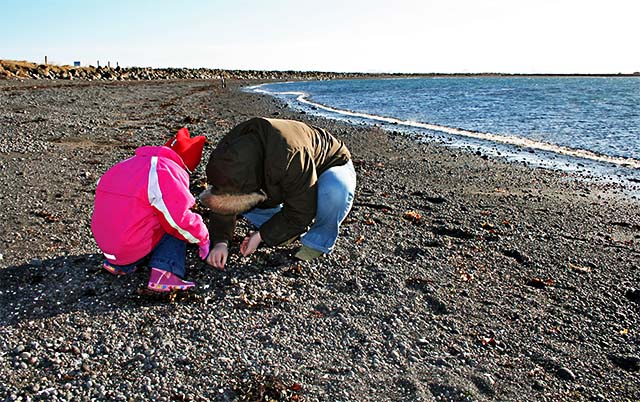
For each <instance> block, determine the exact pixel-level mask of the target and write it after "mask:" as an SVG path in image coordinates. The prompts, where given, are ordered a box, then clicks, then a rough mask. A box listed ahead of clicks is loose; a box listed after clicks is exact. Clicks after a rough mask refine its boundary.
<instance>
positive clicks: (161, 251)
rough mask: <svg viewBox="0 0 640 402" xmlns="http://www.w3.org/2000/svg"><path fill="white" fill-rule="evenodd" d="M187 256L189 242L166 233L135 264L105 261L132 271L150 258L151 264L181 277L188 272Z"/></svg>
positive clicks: (115, 266) (126, 270)
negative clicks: (148, 252)
mask: <svg viewBox="0 0 640 402" xmlns="http://www.w3.org/2000/svg"><path fill="white" fill-rule="evenodd" d="M186 258H187V243H186V242H184V241H183V240H180V239H178V238H175V237H173V236H171V235H170V234H165V235H164V236H162V239H160V241H159V242H158V244H157V245H156V246H155V248H154V249H153V250H152V251H151V253H150V254H149V255H147V256H145V257H143V258H141V259H140V260H138V261H136V262H134V263H133V264H127V265H115V264H112V263H110V262H108V261H107V260H104V262H105V263H107V264H109V265H111V266H112V267H114V268H117V269H119V270H121V271H123V272H126V273H131V272H133V271H134V270H135V269H136V267H137V266H138V265H139V264H141V263H142V262H144V261H145V260H147V259H149V266H150V267H153V268H158V269H161V270H163V271H169V272H171V273H173V274H175V275H178V276H179V277H180V278H184V275H185V273H186V268H185V260H186Z"/></svg>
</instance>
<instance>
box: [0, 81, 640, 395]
mask: <svg viewBox="0 0 640 402" xmlns="http://www.w3.org/2000/svg"><path fill="white" fill-rule="evenodd" d="M227 84H228V86H227V88H225V89H223V88H221V87H220V83H219V82H218V81H216V80H213V81H188V80H182V81H147V82H109V83H106V82H93V83H89V82H83V81H73V82H62V81H55V80H54V81H46V82H45V81H23V82H18V81H0V185H1V186H2V187H1V188H2V191H1V192H0V203H1V205H2V208H0V222H1V226H0V228H1V229H0V230H1V243H0V255H1V257H0V377H1V378H2V381H0V400H7V401H13V400H23V401H26V400H43V401H44V400H46V401H56V400H58V401H59V400H81V401H85V400H86V401H89V400H116V401H129V400H158V401H170V400H182V401H203V400H216V401H236V400H239V401H258V400H261V401H266V400H276V401H300V400H306V401H336V400H341V401H378V400H384V401H430V400H435V401H449V400H451V401H475V400H500V401H522V400H541V401H556V400H578V401H583V400H584V401H621V400H640V377H639V376H640V357H639V356H640V335H639V332H638V331H640V329H639V328H640V326H639V324H640V249H639V247H638V244H639V242H640V213H639V209H638V204H639V202H638V200H637V199H636V198H633V197H631V196H629V195H628V194H629V193H628V191H627V190H629V189H623V188H619V187H616V186H615V185H603V184H597V183H586V182H584V181H577V180H574V178H572V177H571V176H569V175H567V174H565V173H560V172H552V171H547V170H541V169H535V168H529V167H527V166H524V165H522V164H513V163H512V164H509V163H505V162H502V161H499V160H495V159H492V158H486V157H483V155H477V154H476V153H475V152H465V151H463V150H453V149H449V148H446V147H443V146H440V145H434V144H416V143H415V142H413V141H411V140H409V139H407V138H404V137H402V136H400V135H394V134H393V133H388V132H385V131H382V130H380V129H377V128H371V127H364V126H349V125H346V124H343V123H338V122H332V121H327V120H323V119H320V118H317V117H313V116H311V115H308V114H301V113H299V112H295V111H292V110H289V109H287V108H286V107H283V105H281V104H280V103H279V102H277V101H275V100H273V99H271V98H269V97H265V96H261V95H254V94H247V93H243V92H240V91H239V90H238V88H239V86H240V85H242V84H248V82H235V81H232V82H228V83H227ZM255 115H261V116H278V117H282V118H296V119H300V120H304V121H308V122H311V123H313V124H317V125H321V126H323V127H326V128H328V129H329V130H330V131H332V132H333V133H334V134H336V135H337V136H338V137H340V138H342V139H344V140H345V141H346V142H347V144H348V145H349V147H350V149H351V150H352V153H353V156H354V162H355V165H356V169H357V172H358V179H359V182H358V188H357V198H356V202H355V206H354V208H353V211H352V212H351V214H350V215H349V217H348V218H347V221H346V222H345V224H344V225H343V227H342V230H341V237H340V239H339V241H338V244H337V248H336V251H335V252H334V253H333V254H331V255H330V256H328V257H326V258H323V259H320V260H317V261H313V262H303V263H301V262H297V261H296V260H295V259H294V258H293V257H292V255H293V253H294V252H295V250H296V247H297V246H298V245H296V244H294V245H291V246H288V247H282V248H275V249H265V248H261V249H259V250H258V252H257V253H256V254H255V255H254V256H252V257H251V258H241V257H239V255H238V253H237V251H238V245H237V244H236V245H235V246H233V247H232V248H231V251H232V253H233V254H232V256H231V258H230V261H229V263H228V265H227V269H226V270H225V271H217V270H215V269H213V268H211V267H209V266H206V265H205V264H204V263H203V262H201V261H200V260H199V259H198V258H197V249H196V248H189V256H188V279H190V280H195V281H196V282H197V283H198V287H197V288H195V290H193V291H190V292H187V293H185V294H179V295H174V296H173V297H158V296H154V295H150V294H148V293H147V292H144V291H141V288H144V286H145V285H146V281H147V279H148V270H147V269H141V270H138V272H136V273H135V274H133V275H131V276H128V277H124V278H120V277H118V278H116V277H112V276H110V275H109V274H107V273H105V272H103V271H102V270H101V269H100V261H101V257H100V255H99V253H98V250H97V248H96V245H95V242H94V241H93V239H92V237H91V231H90V227H89V224H90V217H91V211H92V202H93V194H94V189H95V183H96V180H97V179H98V177H100V175H101V174H102V173H104V171H106V169H108V168H109V167H110V166H111V165H112V164H114V163H116V162H117V161H119V160H122V159H124V158H126V157H129V156H130V155H132V154H133V151H134V149H135V148H136V147H138V146H141V145H147V144H161V143H163V142H164V140H165V139H166V138H167V137H168V136H169V135H171V134H172V133H173V132H174V131H175V130H176V129H177V128H179V127H181V126H187V127H188V128H189V129H190V130H191V131H192V132H193V133H196V134H205V135H207V137H208V139H209V143H208V144H207V146H206V148H205V158H206V156H208V153H209V152H210V151H211V149H212V147H213V146H214V145H215V143H216V141H217V140H218V139H219V138H220V137H221V136H222V135H223V134H224V133H225V132H226V131H227V130H228V129H229V128H230V127H232V126H233V125H235V124H237V123H239V122H241V121H243V120H245V119H247V118H250V117H253V116H255ZM204 177H205V174H204V167H203V165H202V166H201V167H200V168H199V169H198V170H197V171H196V173H195V174H194V175H193V176H192V190H193V193H194V194H197V193H198V192H199V191H200V190H201V189H202V188H203V187H204ZM631 190H637V189H631ZM240 229H241V230H239V231H238V232H237V235H238V238H239V239H240V238H242V236H243V235H244V233H243V231H246V230H249V227H248V226H247V225H246V224H242V225H241V228H240Z"/></svg>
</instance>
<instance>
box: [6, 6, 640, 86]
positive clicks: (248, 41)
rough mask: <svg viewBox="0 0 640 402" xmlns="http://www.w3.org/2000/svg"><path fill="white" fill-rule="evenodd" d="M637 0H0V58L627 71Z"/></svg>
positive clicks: (637, 54)
mask: <svg viewBox="0 0 640 402" xmlns="http://www.w3.org/2000/svg"><path fill="white" fill-rule="evenodd" d="M638 16H640V1H637V0H605V1H593V0H437V1H436V0H366V1H361V0H316V1H306V0H263V1H259V0H253V1H251V0H228V1H218V0H209V1H206V0H173V1H170V0H96V1H93V0H48V1H47V0H29V1H27V0H0V27H2V31H3V34H2V35H1V37H0V59H8V60H26V61H32V62H37V63H43V62H44V58H45V56H47V59H48V61H49V62H50V63H54V64H73V62H74V61H80V62H81V63H82V65H94V66H95V65H96V64H97V63H98V62H99V63H100V65H106V64H107V62H110V63H111V65H112V66H115V65H116V64H117V65H120V66H122V67H129V66H138V67H191V68H197V67H206V68H222V69H242V70H301V71H336V72H345V71H346V72H373V73H381V72H392V73H487V72H496V73H566V74H571V73H592V74H604V73H634V72H638V71H640V51H638V47H639V45H638V39H640V23H638Z"/></svg>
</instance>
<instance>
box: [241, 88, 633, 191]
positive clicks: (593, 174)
mask: <svg viewBox="0 0 640 402" xmlns="http://www.w3.org/2000/svg"><path fill="white" fill-rule="evenodd" d="M271 84H280V82H275V83H272V82H269V83H263V84H259V85H251V86H246V87H243V88H242V89H243V90H244V91H247V92H249V93H256V94H264V95H268V96H271V97H273V98H275V99H278V100H280V101H282V102H284V103H286V104H287V105H288V106H289V107H292V108H293V109H294V110H296V111H298V112H300V111H304V112H305V113H308V114H311V115H317V116H318V117H322V118H327V119H332V120H336V121H341V122H346V123H348V124H353V125H357V124H365V125H367V126H369V127H380V128H382V129H384V130H386V131H387V132H390V133H393V134H397V135H406V136H409V137H411V138H413V139H414V141H416V142H433V143H439V144H442V145H443V146H447V147H450V148H454V149H461V150H466V151H467V152H470V153H476V154H482V155H485V156H486V157H491V158H497V159H501V160H505V161H508V162H511V163H522V164H524V165H527V166H529V167H531V168H543V169H550V170H555V171H559V172H565V173H568V174H572V175H574V176H575V177H576V179H580V180H585V181H595V182H598V181H601V182H610V183H617V184H619V185H620V186H622V188H624V190H625V193H626V194H628V195H629V197H632V198H636V197H638V196H640V185H638V183H640V177H636V176H637V174H636V172H638V171H639V170H638V169H640V160H637V159H633V158H631V157H622V156H611V155H607V154H602V153H598V152H594V151H589V150H585V149H578V148H568V147H564V146H560V145H557V144H551V143H546V142H537V141H534V140H531V139H528V138H526V137H515V136H503V135H499V134H492V133H483V132H478V131H473V130H466V129H461V128H457V127H449V126H441V125H436V124H429V123H422V122H416V121H405V120H400V119H398V118H395V117H387V116H381V115H372V114H368V113H362V112H354V111H351V110H347V109H337V108H335V107H333V106H330V105H325V104H322V103H319V102H316V101H313V100H311V99H309V98H307V97H306V95H308V94H306V93H304V92H297V91H286V92H270V91H269V90H265V89H262V88H261V87H263V86H265V85H271ZM294 98H295V99H294Z"/></svg>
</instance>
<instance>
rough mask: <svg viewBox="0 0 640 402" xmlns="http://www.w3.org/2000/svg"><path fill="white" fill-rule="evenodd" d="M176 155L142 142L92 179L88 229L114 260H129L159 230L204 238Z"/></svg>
mask: <svg viewBox="0 0 640 402" xmlns="http://www.w3.org/2000/svg"><path fill="white" fill-rule="evenodd" d="M194 205H195V199H194V197H193V195H191V192H190V191H189V174H188V173H187V171H186V166H185V164H184V162H183V161H182V159H181V158H180V156H179V155H178V154H177V153H176V152H174V151H173V150H171V149H170V148H168V147H163V146H160V147H156V146H145V147H141V148H138V149H136V153H135V156H134V157H132V158H129V159H126V160H124V161H122V162H119V163H117V164H116V165H114V166H113V167H111V168H110V169H109V170H108V171H107V172H106V173H105V174H104V175H103V176H102V177H101V178H100V181H99V182H98V187H97V188H96V197H95V202H94V210H93V216H92V220H91V230H92V231H93V235H94V238H95V240H96V243H97V244H98V247H100V249H101V250H102V252H103V254H104V255H105V257H106V258H107V260H109V262H111V263H113V264H115V265H127V264H131V263H134V262H136V261H138V260H140V259H142V258H144V257H145V256H146V255H148V254H149V253H150V252H151V251H152V250H153V248H154V247H155V246H156V245H157V244H158V242H159V241H160V239H161V238H162V236H163V235H164V234H165V233H168V234H170V235H172V236H174V237H176V238H178V239H181V240H184V241H186V242H188V243H193V244H198V245H200V244H204V243H205V242H208V241H209V234H208V231H207V228H206V226H205V225H204V223H203V222H202V217H201V216H200V215H198V214H196V213H194V212H192V211H191V207H193V206H194Z"/></svg>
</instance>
